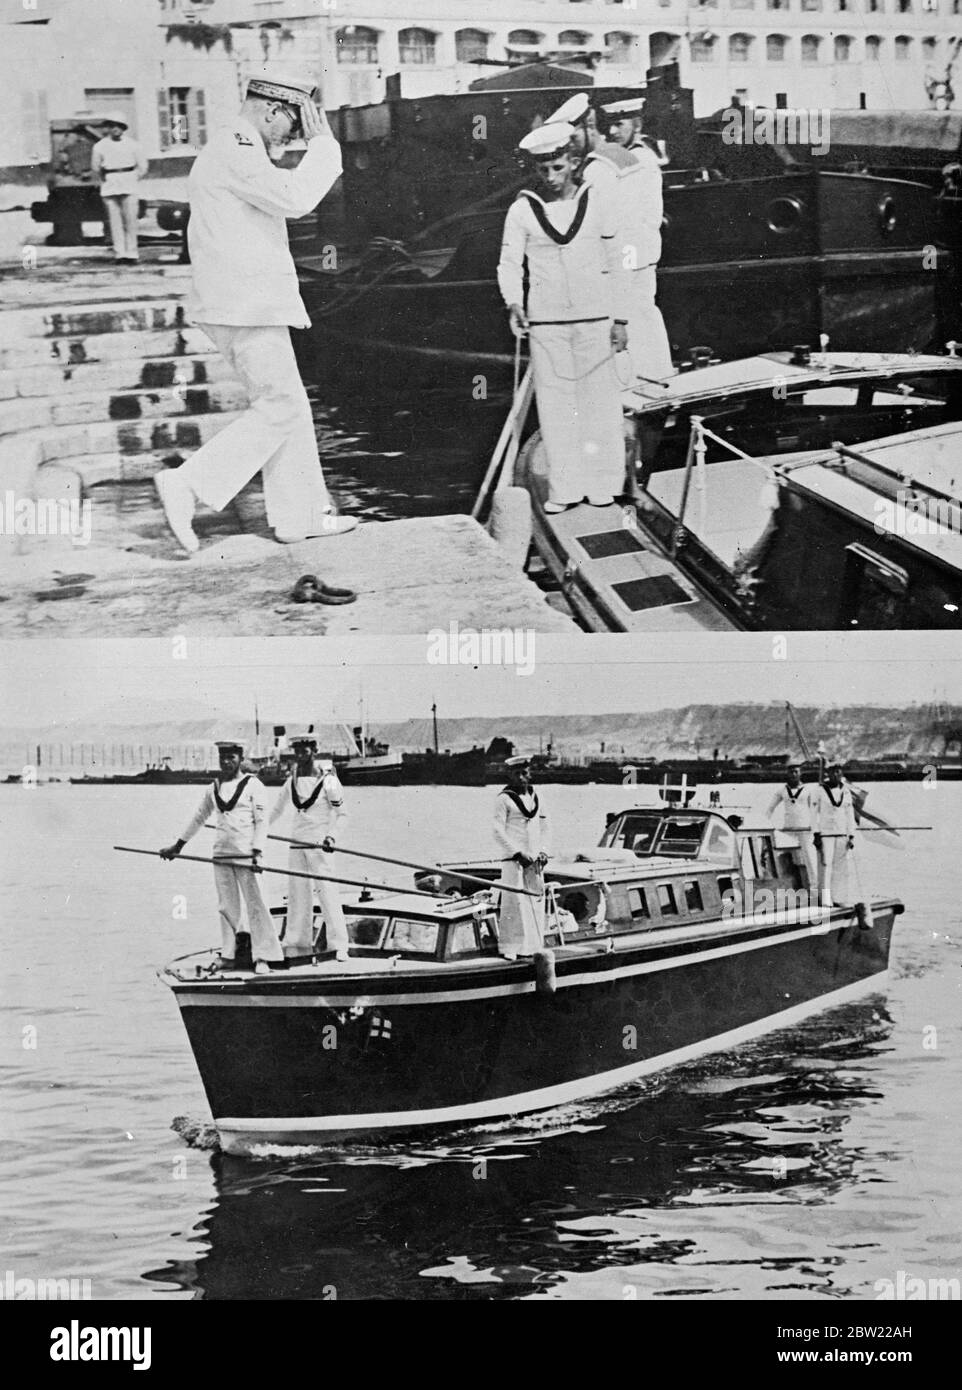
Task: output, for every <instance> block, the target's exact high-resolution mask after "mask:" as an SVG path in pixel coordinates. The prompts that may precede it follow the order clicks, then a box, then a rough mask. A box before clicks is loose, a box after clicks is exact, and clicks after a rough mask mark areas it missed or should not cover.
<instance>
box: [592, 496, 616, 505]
mask: <svg viewBox="0 0 962 1390" xmlns="http://www.w3.org/2000/svg"><path fill="white" fill-rule="evenodd" d="M614 500H615V499H614V498H613V497H587V498H585V501H586V502H587V503H588V505H589V507H610V506H611V504H612V503H613V502H614Z"/></svg>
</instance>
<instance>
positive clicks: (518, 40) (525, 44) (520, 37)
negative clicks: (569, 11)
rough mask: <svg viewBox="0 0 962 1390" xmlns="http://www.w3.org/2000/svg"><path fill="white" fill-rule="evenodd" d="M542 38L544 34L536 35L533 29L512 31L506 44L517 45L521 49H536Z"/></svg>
mask: <svg viewBox="0 0 962 1390" xmlns="http://www.w3.org/2000/svg"><path fill="white" fill-rule="evenodd" d="M543 38H544V34H536V33H535V31H534V30H533V29H512V30H511V33H510V34H509V35H508V43H510V44H518V45H519V46H520V47H522V48H537V47H538V44H539V43H540V42H541V40H542V39H543Z"/></svg>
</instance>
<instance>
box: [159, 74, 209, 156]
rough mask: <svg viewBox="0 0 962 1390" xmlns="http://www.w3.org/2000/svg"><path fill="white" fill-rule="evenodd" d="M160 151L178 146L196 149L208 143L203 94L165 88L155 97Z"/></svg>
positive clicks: (179, 88)
mask: <svg viewBox="0 0 962 1390" xmlns="http://www.w3.org/2000/svg"><path fill="white" fill-rule="evenodd" d="M158 117H159V123H160V148H161V149H162V150H169V149H172V148H174V147H175V146H177V145H191V146H193V148H194V149H198V148H199V147H200V146H201V145H206V143H207V112H206V108H205V104H204V93H203V92H202V91H201V90H200V88H198V87H167V88H165V89H163V90H162V91H161V92H160V93H159V95H158Z"/></svg>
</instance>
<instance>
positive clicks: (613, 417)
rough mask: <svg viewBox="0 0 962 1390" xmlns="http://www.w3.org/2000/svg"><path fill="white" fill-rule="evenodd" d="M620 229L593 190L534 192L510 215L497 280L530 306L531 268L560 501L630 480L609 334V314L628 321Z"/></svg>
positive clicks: (538, 360)
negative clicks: (559, 194) (561, 194)
mask: <svg viewBox="0 0 962 1390" xmlns="http://www.w3.org/2000/svg"><path fill="white" fill-rule="evenodd" d="M612 177H614V174H613V173H612ZM616 232H617V225H616V221H615V217H614V205H613V204H612V202H611V201H610V199H608V198H607V197H606V196H605V195H604V193H603V192H599V191H598V190H597V189H596V188H593V187H590V186H589V187H583V188H582V189H581V190H580V191H579V192H578V193H577V194H576V195H575V197H573V198H565V199H555V200H553V201H551V202H545V201H544V200H543V199H542V198H540V197H539V195H538V194H536V193H530V192H528V191H525V192H523V193H522V195H521V196H520V197H519V198H518V200H517V202H515V203H513V204H512V206H511V208H510V209H509V211H508V215H507V218H506V220H505V225H504V235H503V238H502V244H501V257H500V260H499V262H498V285H499V287H500V289H501V294H502V297H503V299H504V302H505V304H506V305H508V306H510V305H512V304H521V303H523V300H524V291H523V279H524V270H525V266H527V271H528V299H527V314H528V320H529V323H530V335H529V343H530V350H531V363H532V367H533V370H534V384H535V396H536V399H537V402H538V422H539V425H540V428H541V436H542V439H543V440H544V445H545V451H546V453H547V457H548V496H549V500H551V501H552V502H580V501H581V500H582V498H585V497H590V498H592V499H610V498H611V497H613V496H614V495H615V494H617V493H619V492H621V490H622V486H623V482H624V474H625V444H624V432H623V423H622V411H621V395H620V387H619V385H618V379H617V377H616V375H615V370H614V355H613V352H612V348H611V340H610V320H611V319H612V318H615V317H618V318H623V317H624V314H623V312H622V309H623V306H624V300H625V291H624V281H625V272H624V270H623V267H622V263H621V258H620V256H619V254H618V248H617V244H616Z"/></svg>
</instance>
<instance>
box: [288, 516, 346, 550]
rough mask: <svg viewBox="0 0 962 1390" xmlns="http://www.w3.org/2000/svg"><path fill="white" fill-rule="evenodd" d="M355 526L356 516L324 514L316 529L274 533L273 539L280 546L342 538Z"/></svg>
mask: <svg viewBox="0 0 962 1390" xmlns="http://www.w3.org/2000/svg"><path fill="white" fill-rule="evenodd" d="M356 525H357V517H356V516H338V514H337V512H325V514H324V516H323V517H322V518H321V523H320V525H319V526H318V527H316V528H314V527H312V528H311V529H310V530H309V531H275V532H274V539H275V540H276V541H280V543H281V545H296V544H297V542H298V541H308V540H312V541H313V540H322V539H323V538H324V537H325V536H343V535H345V534H346V533H347V532H348V531H353V530H354V528H355V526H356Z"/></svg>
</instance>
